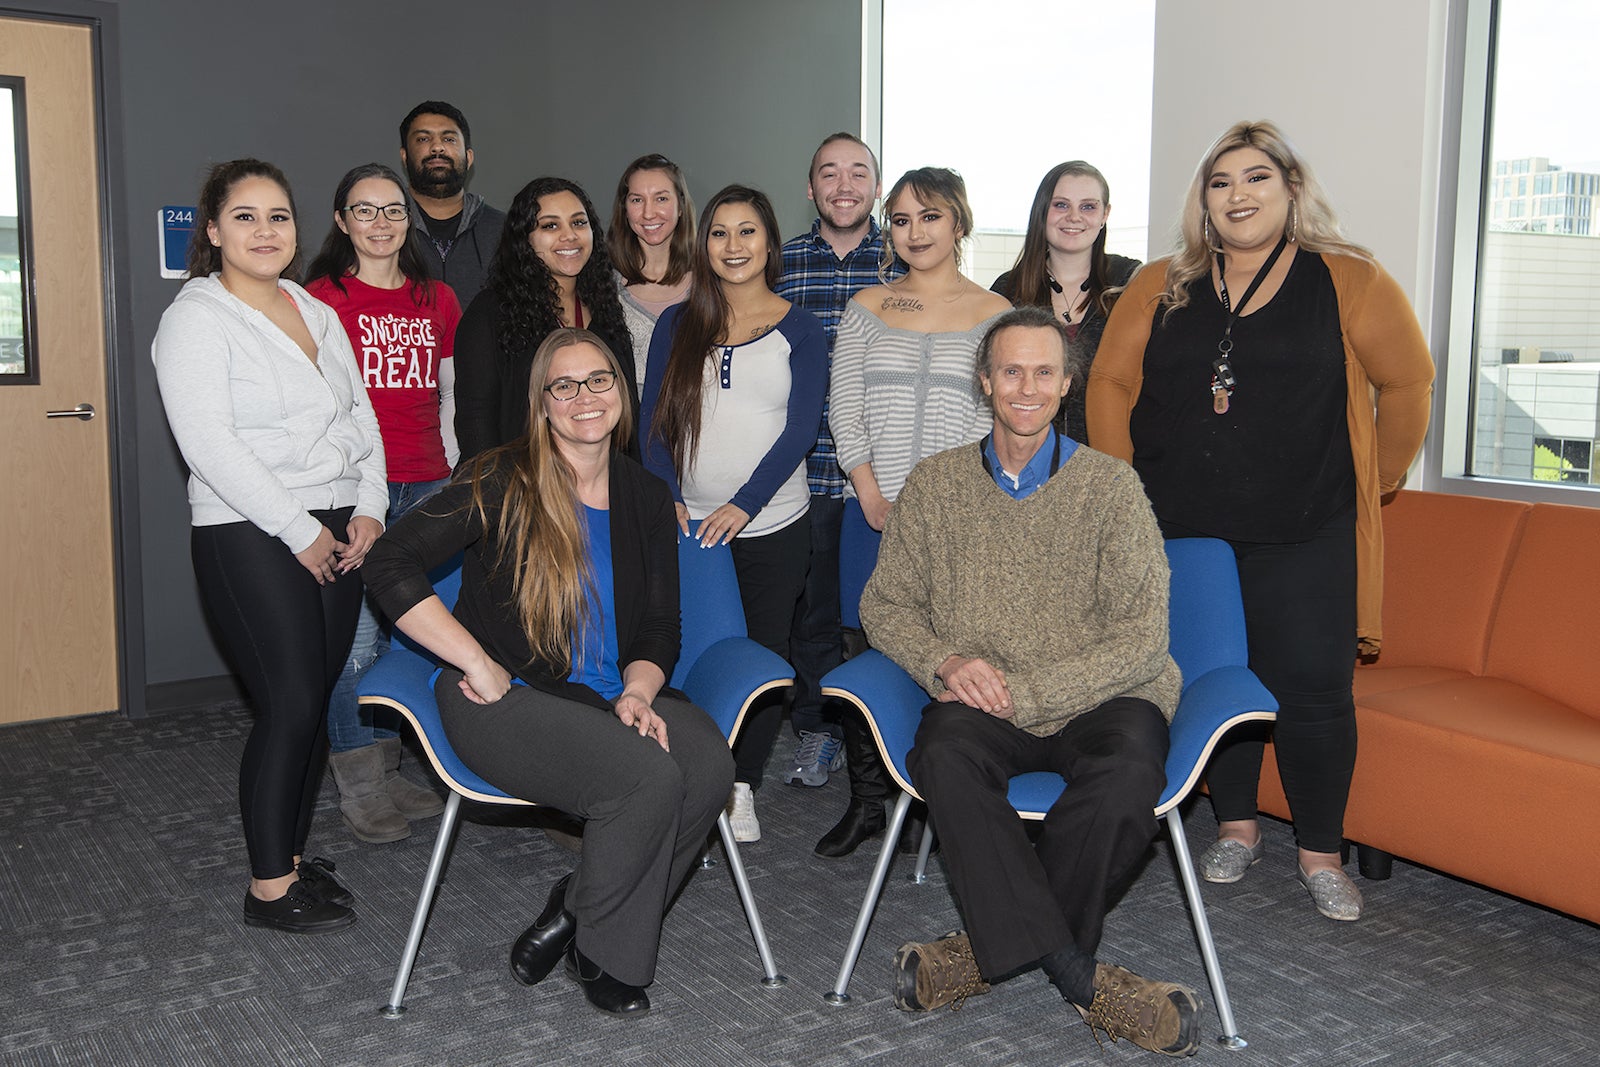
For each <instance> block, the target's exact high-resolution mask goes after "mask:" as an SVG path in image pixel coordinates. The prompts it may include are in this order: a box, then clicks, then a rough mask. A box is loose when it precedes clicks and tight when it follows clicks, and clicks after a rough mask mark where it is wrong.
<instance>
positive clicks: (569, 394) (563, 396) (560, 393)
mask: <svg viewBox="0 0 1600 1067" xmlns="http://www.w3.org/2000/svg"><path fill="white" fill-rule="evenodd" d="M616 384H617V372H616V371H614V370H597V371H595V372H594V373H593V374H591V375H589V376H588V377H587V378H557V379H556V380H555V381H553V382H551V383H550V384H549V385H547V386H545V387H544V391H545V392H547V393H549V394H550V395H551V396H553V397H555V398H556V399H557V400H571V399H573V398H574V397H576V396H577V395H578V387H579V386H588V388H589V392H591V393H593V394H594V395H595V396H599V395H600V394H601V393H609V392H611V389H612V387H613V386H614V385H616Z"/></svg>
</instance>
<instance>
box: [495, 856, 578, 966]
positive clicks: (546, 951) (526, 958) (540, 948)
mask: <svg viewBox="0 0 1600 1067" xmlns="http://www.w3.org/2000/svg"><path fill="white" fill-rule="evenodd" d="M571 878H572V875H570V874H569V875H567V876H566V877H565V878H562V879H561V880H560V881H559V882H557V883H556V884H555V885H554V886H553V887H552V888H551V890H550V899H549V900H548V901H546V902H545V905H544V911H542V912H540V913H539V918H538V919H537V920H536V921H535V922H534V924H533V925H532V926H530V927H528V928H527V929H526V930H524V931H522V936H521V937H519V938H517V940H516V941H515V942H514V943H513V944H512V946H511V975H512V977H514V978H515V979H516V980H517V981H519V982H521V983H522V984H523V985H537V984H538V983H539V982H542V981H544V979H545V976H546V975H548V974H549V973H550V972H551V971H553V970H555V966H556V964H557V963H559V962H560V960H561V956H562V954H563V953H565V952H566V951H567V947H568V946H569V945H571V944H572V938H573V936H574V935H575V934H576V933H577V932H578V920H577V919H575V918H574V917H573V915H572V913H571V912H570V911H568V910H567V882H568V880H569V879H571Z"/></svg>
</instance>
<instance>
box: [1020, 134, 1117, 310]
mask: <svg viewBox="0 0 1600 1067" xmlns="http://www.w3.org/2000/svg"><path fill="white" fill-rule="evenodd" d="M1068 176H1071V177H1083V178H1093V179H1094V180H1095V181H1097V182H1099V183H1100V201H1101V204H1102V205H1103V206H1104V207H1106V208H1109V207H1110V206H1111V186H1110V185H1109V184H1107V183H1106V176H1105V175H1104V174H1101V173H1100V171H1099V170H1098V169H1097V168H1095V167H1093V166H1091V165H1090V164H1088V163H1085V162H1084V161H1083V160H1081V159H1074V160H1069V161H1068V162H1066V163H1057V164H1056V165H1055V166H1053V167H1051V168H1050V169H1049V170H1048V171H1047V172H1045V176H1044V180H1042V181H1041V182H1039V189H1038V191H1037V192H1035V193H1034V194H1033V207H1031V208H1030V209H1028V235H1027V236H1026V237H1024V238H1023V239H1022V253H1021V254H1020V255H1018V256H1017V265H1016V266H1014V267H1012V268H1011V294H1010V295H1011V303H1012V304H1013V305H1015V306H1018V307H1020V306H1022V305H1024V304H1027V305H1030V306H1032V307H1043V308H1047V307H1049V306H1050V259H1049V256H1050V246H1049V244H1047V243H1046V241H1045V237H1044V227H1045V220H1046V219H1047V218H1049V216H1050V201H1051V200H1053V199H1054V198H1055V193H1056V183H1058V182H1059V181H1061V179H1062V178H1065V177H1068ZM1110 288H1111V277H1110V265H1109V264H1108V263H1107V262H1106V226H1105V225H1104V223H1102V224H1101V226H1100V233H1099V234H1098V235H1096V237H1095V239H1094V247H1093V248H1091V249H1090V250H1089V290H1088V293H1089V300H1088V304H1087V305H1086V306H1088V307H1098V308H1099V309H1100V310H1101V311H1102V312H1105V313H1109V312H1110V311H1111V294H1110V293H1108V290H1109V289H1110Z"/></svg>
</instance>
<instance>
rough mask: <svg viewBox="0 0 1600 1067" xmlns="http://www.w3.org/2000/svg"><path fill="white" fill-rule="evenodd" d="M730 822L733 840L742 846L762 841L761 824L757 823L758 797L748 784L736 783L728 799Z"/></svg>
mask: <svg viewBox="0 0 1600 1067" xmlns="http://www.w3.org/2000/svg"><path fill="white" fill-rule="evenodd" d="M728 821H729V823H730V824H731V825H732V827H733V839H734V840H735V841H737V842H739V843H740V844H741V845H743V844H748V843H750V842H751V841H760V840H761V824H760V823H759V822H757V821H756V797H755V794H754V793H752V792H751V791H750V785H749V783H748V782H734V783H733V796H731V797H729V798H728Z"/></svg>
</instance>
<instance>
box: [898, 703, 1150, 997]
mask: <svg viewBox="0 0 1600 1067" xmlns="http://www.w3.org/2000/svg"><path fill="white" fill-rule="evenodd" d="M1167 744H1168V737H1167V722H1166V719H1164V718H1163V717H1162V715H1161V711H1160V709H1158V708H1157V707H1156V706H1155V705H1154V704H1152V703H1150V702H1149V701H1147V700H1140V699H1138V698H1135V697H1117V698H1115V699H1112V700H1108V701H1106V702H1105V703H1104V704H1101V705H1100V706H1099V707H1097V708H1095V709H1093V710H1092V711H1088V712H1085V713H1084V714H1082V715H1079V716H1078V717H1077V718H1075V719H1073V720H1072V721H1071V722H1069V723H1067V725H1066V726H1065V727H1064V728H1062V730H1061V731H1060V732H1058V733H1056V734H1054V735H1053V736H1050V737H1038V736H1035V735H1034V734H1030V733H1028V732H1027V731H1026V730H1019V729H1018V728H1017V727H1015V726H1013V725H1011V723H1010V722H1008V721H1007V720H1005V719H997V718H995V717H994V716H992V715H986V714H984V713H983V712H981V711H979V710H978V709H977V708H971V707H967V706H966V705H965V704H954V703H951V704H942V703H934V704H930V705H928V707H927V709H926V710H925V711H924V712H923V717H922V724H921V726H920V727H918V729H917V739H916V744H915V746H914V747H913V748H912V749H911V754H910V755H909V756H908V757H907V759H906V765H907V767H908V769H909V770H910V771H911V781H912V783H913V784H914V785H915V786H916V787H917V792H919V793H921V794H922V797H923V799H924V800H926V801H927V802H928V812H929V815H930V817H931V818H932V820H933V825H934V828H935V830H937V831H938V834H939V839H940V841H942V842H943V845H944V857H945V865H946V866H947V867H948V868H949V871H950V881H951V885H952V888H953V889H954V890H955V894H956V900H957V901H958V903H959V904H960V906H961V914H962V917H963V919H964V920H965V921H966V924H967V933H968V934H969V935H970V936H971V938H972V951H973V954H974V955H975V956H976V957H977V961H978V969H979V970H980V971H982V972H983V974H984V975H985V976H986V977H989V978H998V977H1000V976H1002V975H1005V974H1007V973H1009V972H1011V971H1015V970H1017V969H1018V968H1020V967H1025V966H1028V965H1030V964H1032V963H1034V962H1036V961H1037V960H1039V959H1041V958H1042V957H1044V956H1046V955H1048V954H1050V953H1052V952H1055V951H1058V950H1060V949H1064V948H1066V947H1068V946H1069V945H1075V946H1076V947H1077V948H1078V949H1079V950H1080V951H1082V952H1083V953H1085V954H1086V955H1089V956H1091V957H1092V956H1094V954H1095V951H1096V950H1097V949H1098V948H1099V946H1100V935H1101V932H1102V930H1103V929H1104V927H1105V917H1106V912H1107V910H1108V908H1109V906H1110V901H1111V899H1112V897H1113V894H1115V893H1116V892H1118V891H1119V890H1120V889H1122V888H1123V887H1124V886H1125V885H1126V883H1127V882H1128V881H1129V880H1130V879H1131V878H1132V876H1133V874H1134V873H1135V871H1136V870H1137V869H1138V864H1139V860H1140V859H1141V858H1142V857H1143V855H1144V852H1145V849H1146V848H1148V847H1149V845H1150V841H1151V839H1152V838H1153V837H1154V836H1155V832H1156V820H1155V806H1156V801H1158V800H1160V799H1161V791H1162V790H1163V789H1165V788H1166V782H1167V775H1166V760H1167ZM1028 771H1054V772H1056V773H1057V774H1060V775H1061V776H1062V777H1064V778H1066V779H1067V781H1068V782H1069V783H1070V785H1069V786H1068V787H1067V789H1066V791H1065V792H1063V793H1062V794H1061V799H1060V800H1058V801H1056V803H1055V805H1054V806H1052V807H1051V809H1050V811H1049V813H1048V814H1047V815H1046V816H1045V818H1044V824H1043V826H1042V828H1041V832H1040V834H1039V838H1038V843H1037V844H1033V843H1030V842H1029V840H1028V834H1027V831H1026V829H1025V828H1024V826H1023V823H1022V819H1021V818H1020V817H1019V816H1018V815H1017V813H1016V809H1014V808H1013V807H1012V806H1011V803H1010V801H1008V800H1007V799H1006V789H1007V785H1008V783H1009V781H1010V779H1011V778H1012V777H1013V776H1014V775H1018V774H1023V773H1025V772H1028Z"/></svg>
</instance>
